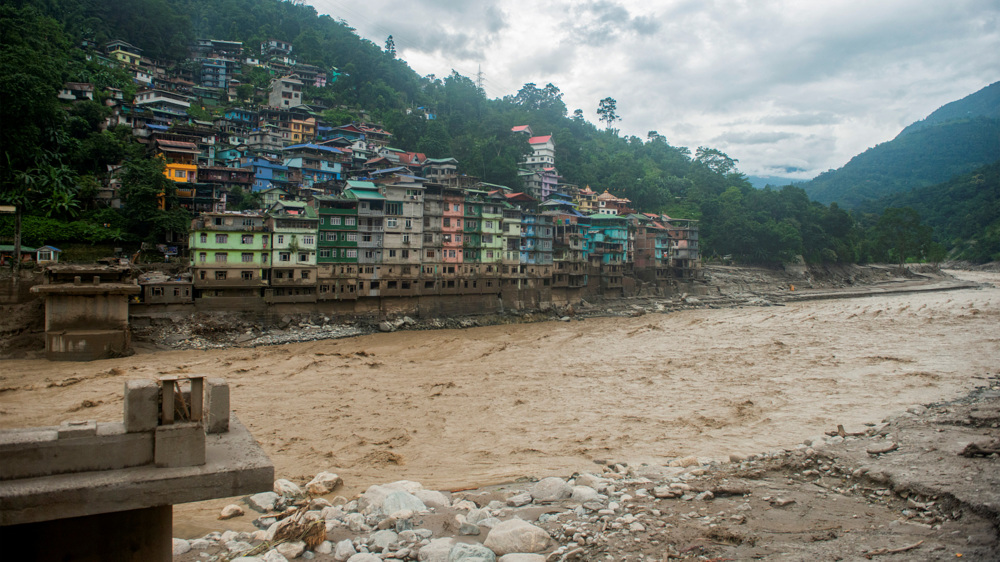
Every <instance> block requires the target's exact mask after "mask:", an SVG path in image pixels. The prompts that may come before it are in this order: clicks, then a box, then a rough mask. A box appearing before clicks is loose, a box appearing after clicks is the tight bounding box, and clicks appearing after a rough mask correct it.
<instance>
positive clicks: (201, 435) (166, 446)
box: [153, 422, 205, 468]
mask: <svg viewBox="0 0 1000 562" xmlns="http://www.w3.org/2000/svg"><path fill="white" fill-rule="evenodd" d="M153 459H154V462H155V463H156V466H157V468H177V467H182V466H199V465H203V464H205V428H204V426H203V425H202V424H200V423H193V422H187V423H175V424H173V425H161V426H159V427H157V428H156V442H155V444H154V445H153Z"/></svg>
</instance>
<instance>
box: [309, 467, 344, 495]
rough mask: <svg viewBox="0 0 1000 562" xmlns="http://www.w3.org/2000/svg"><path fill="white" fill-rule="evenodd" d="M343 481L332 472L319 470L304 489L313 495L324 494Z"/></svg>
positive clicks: (334, 488)
mask: <svg viewBox="0 0 1000 562" xmlns="http://www.w3.org/2000/svg"><path fill="white" fill-rule="evenodd" d="M343 483H344V480H343V479H341V478H340V476H338V475H336V474H334V473H332V472H326V471H323V472H320V473H319V474H317V475H316V477H315V478H313V479H312V480H310V481H309V483H308V484H306V491H308V492H309V493H310V494H312V495H314V496H325V495H326V494H329V493H330V492H332V491H334V490H336V489H337V487H338V486H340V485H341V484H343Z"/></svg>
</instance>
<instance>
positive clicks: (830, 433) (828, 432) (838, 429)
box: [826, 424, 868, 437]
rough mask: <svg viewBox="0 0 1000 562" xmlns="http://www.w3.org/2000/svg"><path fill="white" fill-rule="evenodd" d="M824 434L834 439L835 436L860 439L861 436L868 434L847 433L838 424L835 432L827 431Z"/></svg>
mask: <svg viewBox="0 0 1000 562" xmlns="http://www.w3.org/2000/svg"><path fill="white" fill-rule="evenodd" d="M826 434H827V435H829V436H830V437H834V436H837V435H839V436H841V437H861V436H863V435H868V433H867V432H864V431H857V432H854V433H848V432H847V431H845V430H844V426H843V425H839V424H838V425H837V431H827V432H826Z"/></svg>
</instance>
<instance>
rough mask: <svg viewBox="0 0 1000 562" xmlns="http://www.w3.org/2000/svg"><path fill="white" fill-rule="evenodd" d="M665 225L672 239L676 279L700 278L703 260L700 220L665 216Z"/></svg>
mask: <svg viewBox="0 0 1000 562" xmlns="http://www.w3.org/2000/svg"><path fill="white" fill-rule="evenodd" d="M664 220H665V221H666V222H665V224H664V226H665V227H666V229H667V236H668V238H669V241H670V252H669V257H670V268H671V273H672V275H673V277H674V278H676V279H700V278H701V276H702V271H701V260H700V259H699V249H698V221H696V220H689V219H671V218H669V217H667V216H664Z"/></svg>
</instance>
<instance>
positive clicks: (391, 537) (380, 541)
mask: <svg viewBox="0 0 1000 562" xmlns="http://www.w3.org/2000/svg"><path fill="white" fill-rule="evenodd" d="M398 540H399V535H397V534H396V533H395V532H394V531H389V530H385V531H376V532H374V533H372V536H371V545H372V546H371V549H372V550H374V551H376V552H382V551H384V550H385V549H386V548H388V547H389V545H390V544H392V543H394V542H396V541H398Z"/></svg>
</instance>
